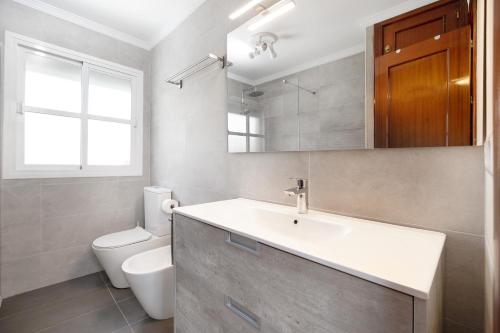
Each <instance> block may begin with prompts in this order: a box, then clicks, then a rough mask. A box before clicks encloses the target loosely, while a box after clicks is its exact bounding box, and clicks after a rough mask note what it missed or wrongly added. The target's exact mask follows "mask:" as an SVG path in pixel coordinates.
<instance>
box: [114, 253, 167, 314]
mask: <svg viewBox="0 0 500 333" xmlns="http://www.w3.org/2000/svg"><path fill="white" fill-rule="evenodd" d="M122 270H123V272H124V273H125V276H126V277H127V280H128V282H129V283H130V287H131V289H132V291H133V293H134V295H135V297H136V298H137V300H138V301H139V303H141V305H142V308H143V309H144V311H146V313H147V314H148V315H149V316H150V317H151V318H154V319H158V320H162V319H168V318H172V317H173V316H174V290H175V285H174V283H175V281H174V279H175V273H174V266H173V265H172V248H171V246H170V245H169V246H163V247H160V248H157V249H154V250H149V251H146V252H143V253H139V254H136V255H135V256H132V257H130V258H128V259H127V260H125V262H124V263H123V265H122Z"/></svg>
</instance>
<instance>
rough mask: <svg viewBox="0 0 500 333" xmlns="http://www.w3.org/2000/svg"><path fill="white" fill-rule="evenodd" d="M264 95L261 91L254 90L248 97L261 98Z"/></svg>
mask: <svg viewBox="0 0 500 333" xmlns="http://www.w3.org/2000/svg"><path fill="white" fill-rule="evenodd" d="M262 95H264V92H263V91H260V90H254V91H252V92H250V93H248V96H250V97H260V96H262Z"/></svg>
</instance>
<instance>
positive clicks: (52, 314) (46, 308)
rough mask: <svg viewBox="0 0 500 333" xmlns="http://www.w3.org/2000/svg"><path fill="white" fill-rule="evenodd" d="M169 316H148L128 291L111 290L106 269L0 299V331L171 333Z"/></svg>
mask: <svg viewBox="0 0 500 333" xmlns="http://www.w3.org/2000/svg"><path fill="white" fill-rule="evenodd" d="M173 331H174V329H173V320H172V319H169V320H162V321H157V320H153V319H151V318H149V317H148V316H147V314H146V313H145V312H144V310H143V309H142V307H141V305H140V304H139V302H138V301H137V299H136V298H135V297H134V295H133V294H132V291H131V290H130V289H115V288H113V286H111V284H110V283H109V280H108V279H107V277H106V275H105V274H104V273H96V274H91V275H87V276H84V277H81V278H78V279H74V280H71V281H66V282H62V283H59V284H56V285H53V286H49V287H45V288H42V289H38V290H34V291H30V292H28V293H25V294H21V295H17V296H14V297H10V298H7V299H4V300H3V303H2V306H1V307H0V332H2V333H34V332H43V333H159V332H161V333H173Z"/></svg>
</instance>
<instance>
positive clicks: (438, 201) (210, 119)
mask: <svg viewBox="0 0 500 333" xmlns="http://www.w3.org/2000/svg"><path fill="white" fill-rule="evenodd" d="M243 2H244V0H238V1H234V0H208V1H207V2H206V3H205V4H204V5H202V6H201V7H200V8H199V9H198V10H197V11H196V12H195V13H193V15H191V17H189V18H188V19H187V20H186V21H185V22H184V23H183V24H182V25H181V26H180V27H179V28H177V29H176V30H175V31H174V32H173V33H172V34H171V35H169V36H167V38H165V39H164V40H163V41H162V42H161V43H160V44H159V45H158V46H157V47H156V48H155V49H154V50H153V71H152V72H153V106H152V110H153V112H152V132H151V136H152V146H151V149H152V159H151V163H152V164H151V167H152V181H153V183H158V184H162V185H166V186H169V187H171V188H173V190H174V193H175V197H176V198H177V199H179V200H180V202H181V204H184V205H187V204H193V203H200V202H207V201H213V200H220V199H228V198H234V197H238V196H241V197H246V198H253V199H259V200H267V201H274V202H280V203H285V204H293V200H292V201H291V200H290V199H288V198H286V197H285V196H284V195H283V193H282V190H283V189H285V188H288V187H289V186H290V184H291V183H290V182H289V180H288V177H297V176H299V177H306V178H309V179H311V205H312V206H313V207H314V208H317V209H322V210H327V211H333V212H339V213H342V214H347V215H354V216H360V217H365V218H372V219H377V220H381V221H386V222H389V223H396V224H402V225H408V226H414V227H419V228H426V229H432V230H440V231H443V232H445V233H446V234H447V235H448V242H447V245H446V259H445V260H446V269H445V270H446V273H445V274H446V277H445V278H446V288H445V289H446V290H445V318H446V327H447V328H448V332H456V331H454V328H456V327H464V328H465V331H467V332H482V327H483V202H484V194H483V188H484V181H483V162H482V158H483V153H482V148H480V147H463V148H460V147H459V148H429V149H392V150H375V151H373V150H371V151H364V150H358V151H342V152H340V151H337V152H314V153H307V152H303V153H267V154H231V155H229V154H227V153H226V149H227V147H226V114H225V113H226V109H225V103H226V79H225V73H224V72H223V71H220V70H219V69H214V70H213V71H207V72H204V73H203V74H201V75H199V76H196V77H195V78H193V79H190V80H188V81H186V82H185V88H184V90H183V91H179V90H178V89H177V88H175V87H171V86H169V85H166V84H165V83H164V82H163V79H164V78H165V77H167V76H168V75H169V74H172V73H174V72H176V71H178V70H179V69H181V68H182V67H184V66H186V65H189V63H191V62H193V61H196V60H197V59H198V58H201V57H203V56H205V55H206V54H207V53H208V52H214V53H218V54H224V53H225V47H226V46H225V44H226V40H225V38H226V33H227V32H228V31H229V30H230V28H229V26H230V23H229V22H228V21H227V19H226V18H227V15H228V13H229V12H230V11H231V10H232V9H234V8H237V7H238V6H239V5H241V3H243Z"/></svg>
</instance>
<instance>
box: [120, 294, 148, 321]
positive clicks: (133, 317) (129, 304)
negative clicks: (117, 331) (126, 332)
mask: <svg viewBox="0 0 500 333" xmlns="http://www.w3.org/2000/svg"><path fill="white" fill-rule="evenodd" d="M118 306H119V307H120V310H122V312H123V314H124V315H125V318H127V321H128V322H129V323H131V324H133V323H137V322H138V321H141V320H144V319H146V318H148V315H147V314H146V312H145V311H144V310H143V309H142V306H141V304H140V303H139V301H138V300H137V298H135V297H132V298H129V299H127V300H124V301H121V302H119V303H118Z"/></svg>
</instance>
